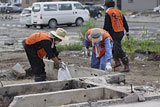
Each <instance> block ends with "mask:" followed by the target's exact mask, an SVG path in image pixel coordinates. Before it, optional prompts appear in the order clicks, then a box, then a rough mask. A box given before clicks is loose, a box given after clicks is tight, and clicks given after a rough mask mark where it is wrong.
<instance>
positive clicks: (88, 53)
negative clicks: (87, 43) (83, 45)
mask: <svg viewBox="0 0 160 107" xmlns="http://www.w3.org/2000/svg"><path fill="white" fill-rule="evenodd" d="M87 56H90V50H89V48H88V49H87Z"/></svg>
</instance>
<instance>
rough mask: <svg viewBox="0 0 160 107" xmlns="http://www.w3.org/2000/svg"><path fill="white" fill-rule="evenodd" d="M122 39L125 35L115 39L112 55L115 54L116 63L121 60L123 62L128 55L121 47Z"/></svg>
mask: <svg viewBox="0 0 160 107" xmlns="http://www.w3.org/2000/svg"><path fill="white" fill-rule="evenodd" d="M122 38H123V35H116V37H113V50H112V53H113V59H114V60H115V61H117V60H119V58H120V59H121V60H122V59H123V58H124V57H126V54H125V52H124V51H123V49H122V47H121V40H122Z"/></svg>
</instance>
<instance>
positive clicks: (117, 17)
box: [106, 8, 124, 32]
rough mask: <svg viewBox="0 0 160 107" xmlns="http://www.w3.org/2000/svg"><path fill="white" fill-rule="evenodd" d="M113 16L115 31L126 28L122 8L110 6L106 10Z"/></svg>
mask: <svg viewBox="0 0 160 107" xmlns="http://www.w3.org/2000/svg"><path fill="white" fill-rule="evenodd" d="M106 13H108V14H109V16H110V17H111V22H112V27H113V30H114V32H121V31H123V30H124V27H123V15H122V13H121V11H120V10H118V9H115V8H110V9H109V10H107V11H106Z"/></svg>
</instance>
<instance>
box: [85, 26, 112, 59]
mask: <svg viewBox="0 0 160 107" xmlns="http://www.w3.org/2000/svg"><path fill="white" fill-rule="evenodd" d="M92 30H93V29H89V30H88V31H87V40H88V41H89V42H90V43H91V44H92V45H93V43H92V41H91V40H90V39H89V38H88V37H89V36H90V34H91V31H92ZM99 30H100V31H101V32H104V35H103V39H102V41H100V43H99V44H100V46H101V50H100V55H99V57H98V58H101V57H102V56H103V55H104V54H105V52H106V50H105V46H104V40H105V39H106V38H107V37H109V38H110V40H111V41H112V37H111V36H110V34H109V33H108V32H107V31H105V30H103V29H101V28H99ZM94 53H96V51H95V48H94Z"/></svg>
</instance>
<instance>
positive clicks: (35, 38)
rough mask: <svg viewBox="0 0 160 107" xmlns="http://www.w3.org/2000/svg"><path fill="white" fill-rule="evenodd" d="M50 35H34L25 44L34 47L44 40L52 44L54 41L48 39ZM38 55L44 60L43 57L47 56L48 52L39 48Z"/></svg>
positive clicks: (46, 33)
mask: <svg viewBox="0 0 160 107" xmlns="http://www.w3.org/2000/svg"><path fill="white" fill-rule="evenodd" d="M48 34H49V33H48V32H45V33H34V34H32V35H30V36H29V37H28V38H27V39H26V41H25V43H26V44H27V45H33V44H35V43H37V42H40V41H42V40H49V41H51V42H52V39H51V38H50V37H48ZM37 54H38V56H39V57H40V58H41V59H43V57H44V56H46V55H47V53H46V51H45V50H44V48H42V47H38V51H37Z"/></svg>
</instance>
